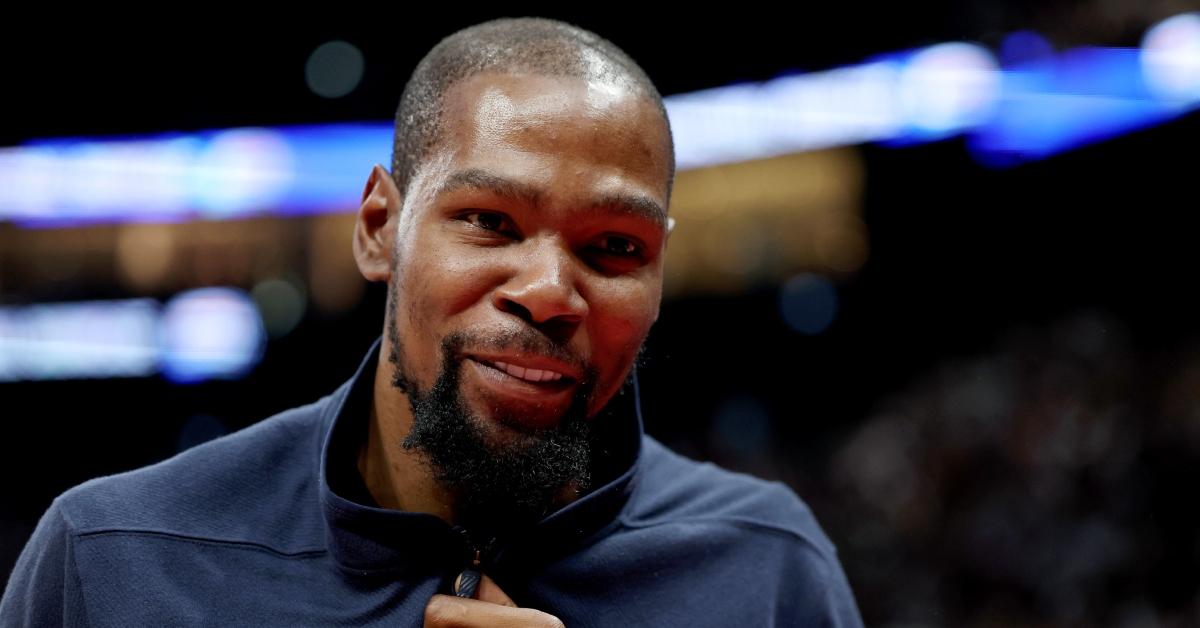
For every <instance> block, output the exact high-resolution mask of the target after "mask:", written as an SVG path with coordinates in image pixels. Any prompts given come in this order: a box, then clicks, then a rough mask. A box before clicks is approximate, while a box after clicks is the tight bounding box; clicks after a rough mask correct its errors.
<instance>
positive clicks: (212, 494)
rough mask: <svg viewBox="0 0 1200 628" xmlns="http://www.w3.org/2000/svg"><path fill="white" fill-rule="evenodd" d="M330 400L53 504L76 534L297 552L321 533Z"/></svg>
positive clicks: (82, 488) (104, 480)
mask: <svg viewBox="0 0 1200 628" xmlns="http://www.w3.org/2000/svg"><path fill="white" fill-rule="evenodd" d="M335 394H336V393H335ZM332 397H333V395H330V396H327V397H324V398H322V399H320V400H318V401H315V402H313V403H310V404H307V405H304V406H300V407H297V408H292V409H290V410H286V411H284V412H281V413H279V414H276V415H274V416H272V417H270V418H267V419H264V420H262V421H260V422H258V423H256V424H254V425H251V426H249V427H247V428H245V429H242V430H239V431H237V432H234V433H232V434H229V435H226V436H223V437H221V438H217V439H215V440H212V441H209V442H207V443H204V444H201V445H198V446H196V447H193V448H191V449H188V450H186V451H184V452H181V453H179V454H177V455H175V456H174V457H172V458H169V459H167V460H164V461H162V462H159V463H157V464H154V465H150V466H148V467H143V468H141V469H136V470H133V471H128V472H125V473H119V474H116V475H110V476H106V477H101V478H96V479H93V480H90V481H88V482H85V483H83V484H80V485H79V486H76V487H74V488H72V489H70V490H68V491H67V492H65V493H63V494H62V495H61V496H60V497H59V498H58V500H57V503H58V506H59V508H60V509H61V511H62V514H63V517H64V518H65V519H66V520H67V522H68V523H69V525H70V527H71V529H72V530H73V532H74V533H75V534H100V533H106V532H118V533H119V532H135V533H149V534H162V535H174V536H182V537H193V538H197V539H206V540H214V541H226V542H246V543H256V544H263V545H267V546H269V547H271V548H273V549H276V550H279V551H303V550H304V549H307V548H308V547H309V546H311V545H312V542H311V540H310V539H314V538H317V539H319V538H320V534H322V532H321V530H322V525H323V523H322V522H321V520H320V512H319V509H318V508H317V502H318V494H317V486H318V484H317V477H316V476H317V473H318V471H317V469H318V466H319V460H320V447H321V442H322V437H323V436H324V430H323V429H322V427H323V425H324V414H325V410H326V409H327V407H328V404H329V403H330V400H331V398H332ZM309 505H311V506H309ZM306 506H308V507H306Z"/></svg>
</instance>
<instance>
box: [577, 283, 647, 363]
mask: <svg viewBox="0 0 1200 628" xmlns="http://www.w3.org/2000/svg"><path fill="white" fill-rule="evenodd" d="M661 294H662V293H661V291H660V290H656V289H655V288H654V287H653V286H645V285H642V284H638V285H636V286H628V285H626V286H619V287H614V289H612V290H608V291H605V292H604V293H603V296H602V297H600V298H598V299H597V300H596V302H595V305H594V307H596V309H594V310H593V313H596V312H601V313H603V315H602V316H598V317H597V318H598V321H599V323H600V325H601V327H602V331H601V334H602V337H603V338H604V348H605V350H606V351H608V352H610V353H611V354H614V355H619V356H621V362H620V364H616V365H614V366H616V367H622V368H623V367H625V366H627V365H628V363H631V362H632V361H633V358H634V357H635V356H636V355H637V351H638V349H639V348H640V347H641V345H642V341H643V340H645V338H646V335H647V334H648V333H649V332H650V327H651V326H652V325H653V324H654V319H655V318H656V316H657V314H658V307H659V301H660V299H661Z"/></svg>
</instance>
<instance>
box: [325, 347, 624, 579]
mask: <svg viewBox="0 0 1200 628" xmlns="http://www.w3.org/2000/svg"><path fill="white" fill-rule="evenodd" d="M381 340H382V339H379V340H376V341H375V344H374V345H373V346H372V347H371V350H370V351H369V352H368V353H367V356H366V357H365V358H364V359H363V361H362V363H361V365H360V366H359V367H358V371H357V372H356V373H355V374H354V377H352V378H351V379H350V381H348V382H346V383H345V384H343V385H342V386H341V387H339V388H338V390H337V391H335V392H334V393H333V394H332V395H331V396H329V397H327V398H326V399H324V400H323V401H322V402H320V403H323V404H324V405H325V408H323V411H322V425H323V426H324V429H325V436H324V438H323V439H322V445H321V449H320V453H319V460H318V461H317V465H318V469H319V493H320V495H319V499H320V502H321V508H322V512H323V515H324V518H325V522H326V541H327V544H328V547H329V551H330V554H331V556H332V557H333V559H334V561H335V562H336V563H337V565H338V566H339V567H341V568H342V569H343V570H345V571H347V572H349V573H354V574H358V575H363V576H366V575H372V574H377V575H384V574H397V573H408V572H412V573H427V574H435V573H444V572H445V571H446V570H447V569H453V568H454V567H456V566H457V567H458V568H461V567H463V566H465V565H466V563H467V562H468V561H469V557H467V556H466V555H465V552H466V551H467V548H465V547H464V545H463V537H462V534H461V532H459V531H457V530H455V529H453V528H451V527H450V526H449V525H447V524H446V523H445V522H444V521H442V520H441V519H439V518H437V517H435V516H433V515H430V514H424V513H409V512H402V511H398V510H389V509H386V508H380V507H379V506H378V505H377V504H375V503H374V500H372V499H371V497H370V494H369V493H368V492H367V491H366V488H365V485H364V484H363V481H362V478H361V476H360V475H359V473H358V467H357V455H358V449H359V447H360V446H361V444H362V442H363V440H364V439H365V438H366V436H367V425H368V419H369V416H370V410H371V399H372V392H373V391H372V387H373V384H374V381H375V369H376V367H377V365H378V363H379V351H380V347H381ZM592 421H593V429H594V430H595V431H596V435H597V439H596V442H597V443H598V446H597V450H596V451H594V452H593V455H594V459H595V462H594V469H593V477H594V478H595V481H596V484H597V485H598V486H597V488H596V489H595V490H593V491H591V492H590V493H588V494H587V495H585V496H583V497H581V498H579V499H577V500H575V501H574V502H571V503H570V504H568V505H567V506H565V507H564V508H562V509H560V510H558V511H556V512H554V513H552V514H551V515H550V516H548V517H546V518H545V519H543V520H542V521H541V522H540V523H538V524H537V525H536V526H534V527H532V528H531V529H529V530H527V531H526V532H525V533H519V534H517V535H515V536H513V537H511V538H507V539H498V542H497V543H496V544H495V546H494V547H493V548H491V551H490V552H489V555H488V556H486V557H485V561H484V562H485V564H484V570H485V571H486V572H487V573H489V574H492V575H493V576H495V574H496V573H498V572H500V573H503V574H506V576H501V578H502V579H507V578H513V577H519V576H520V574H521V573H523V572H525V571H526V570H529V569H536V568H537V567H538V566H539V565H541V564H544V563H545V562H546V561H552V560H554V559H555V558H556V557H559V556H563V555H564V554H566V553H570V552H571V551H572V549H573V548H575V547H578V544H579V543H580V542H581V541H583V540H584V539H586V538H587V537H589V536H591V535H592V534H594V533H596V532H597V531H599V530H601V529H602V528H604V527H606V526H608V525H610V524H613V523H614V522H615V521H616V519H617V515H618V514H619V513H620V512H621V510H622V508H624V506H625V505H626V503H627V502H628V500H629V496H630V494H631V493H632V491H633V489H634V486H635V484H636V480H637V470H638V464H637V461H638V459H639V457H640V455H641V448H642V415H641V405H640V402H639V390H638V385H637V377H636V374H635V375H634V376H632V377H631V382H630V383H627V384H626V385H625V386H624V387H623V388H622V389H621V392H619V393H618V394H617V395H616V396H614V397H613V399H612V400H611V401H610V402H609V404H608V406H607V407H606V408H605V409H604V410H603V411H602V412H601V413H600V414H599V415H598V416H596V417H595V418H593V419H592ZM518 557H519V558H520V560H515V559H516V558H518ZM518 564H519V565H520V568H519V569H518V568H517V565H518Z"/></svg>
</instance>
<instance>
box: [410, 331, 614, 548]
mask: <svg viewBox="0 0 1200 628" xmlns="http://www.w3.org/2000/svg"><path fill="white" fill-rule="evenodd" d="M468 339H469V338H468V336H466V335H465V334H462V333H455V334H451V335H450V336H448V337H447V338H446V339H445V341H443V343H442V358H443V359H442V368H441V373H440V374H439V375H438V378H437V381H435V382H434V384H433V386H432V387H431V389H430V390H428V391H422V390H420V389H419V388H418V386H416V385H415V382H413V381H412V380H411V379H409V378H408V377H407V376H406V374H405V373H404V371H403V368H402V357H401V353H400V349H401V348H400V347H398V345H395V344H393V348H392V353H391V355H389V361H391V362H392V364H393V365H395V375H394V376H393V378H392V385H393V386H395V387H396V388H398V389H400V390H402V391H404V393H405V394H406V395H407V396H408V399H409V404H410V405H411V407H412V415H413V423H412V429H411V430H410V431H409V434H408V436H407V437H406V438H405V439H404V441H403V443H402V444H403V446H404V448H405V449H407V450H409V451H416V452H419V453H420V454H421V455H422V457H423V459H424V461H425V463H426V464H427V466H428V467H429V469H430V470H431V471H432V473H433V477H434V478H435V479H436V480H437V481H438V482H439V483H440V484H441V485H442V486H443V487H445V488H446V489H447V490H448V491H449V492H450V493H451V494H452V495H453V497H454V499H455V502H454V511H455V517H456V519H457V522H458V523H460V524H461V525H463V526H464V527H466V528H467V529H468V530H470V531H471V535H472V536H473V537H476V538H478V539H486V538H489V537H492V536H496V535H500V534H507V533H509V532H512V531H514V530H517V529H520V528H524V527H528V526H531V525H533V524H535V523H537V522H538V521H540V520H541V519H543V518H544V517H545V516H547V515H548V514H550V513H551V512H553V511H554V510H555V509H556V508H557V507H559V506H561V505H562V504H563V503H564V502H566V501H569V500H570V499H571V498H573V497H577V496H580V495H582V494H583V493H585V492H587V491H588V490H589V489H590V488H591V481H592V477H591V466H592V465H591V463H592V437H591V432H592V430H591V429H590V424H589V422H588V420H587V407H588V400H589V399H590V398H591V393H592V390H593V389H594V386H595V381H596V378H595V376H594V375H595V374H594V373H589V374H588V376H586V377H585V378H584V379H583V380H582V381H581V382H580V385H579V386H578V388H577V389H576V393H575V395H574V397H573V399H572V402H571V405H570V407H569V408H568V409H567V411H566V413H565V415H564V416H563V417H562V420H561V421H560V422H559V423H558V425H556V426H555V427H553V428H549V429H541V430H533V431H519V430H518V429H516V428H515V426H516V425H518V423H517V422H516V421H511V420H506V419H505V418H504V417H503V416H499V417H497V419H498V421H497V422H498V423H499V424H500V425H507V426H509V427H508V428H505V427H499V426H494V427H497V428H498V429H504V430H507V431H509V432H510V433H507V434H504V435H503V438H500V437H499V436H500V435H497V434H495V433H489V432H494V430H489V429H488V427H489V426H487V425H485V424H484V423H483V421H484V419H481V418H479V417H477V416H475V415H474V414H472V413H471V411H470V410H469V409H468V407H467V404H466V401H465V400H464V399H463V396H462V393H461V389H460V386H459V384H460V380H461V370H462V358H461V357H460V356H461V349H462V348H463V347H464V346H466V345H467V344H468ZM470 340H472V341H474V340H476V339H474V338H471V339H470ZM469 344H470V346H472V347H480V346H483V345H482V344H480V343H477V342H470V343H469ZM525 344H526V345H528V344H529V343H528V342H527V343H525ZM509 346H511V345H509Z"/></svg>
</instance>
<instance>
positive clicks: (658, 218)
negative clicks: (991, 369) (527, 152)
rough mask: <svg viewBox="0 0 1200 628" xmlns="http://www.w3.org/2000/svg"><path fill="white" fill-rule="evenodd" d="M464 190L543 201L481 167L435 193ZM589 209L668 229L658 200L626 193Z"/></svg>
mask: <svg viewBox="0 0 1200 628" xmlns="http://www.w3.org/2000/svg"><path fill="white" fill-rule="evenodd" d="M463 189H467V190H484V191H487V192H491V193H492V194H496V195H498V196H501V197H504V198H506V199H508V200H511V201H514V202H517V203H522V204H525V205H528V206H530V207H533V208H534V209H538V208H540V207H541V206H542V203H543V200H544V198H545V195H544V194H543V193H542V190H541V189H540V188H538V187H536V186H533V185H530V184H527V183H522V182H520V181H514V180H512V179H509V178H506V177H502V176H500V175H498V174H496V173H494V172H488V171H487V170H484V169H482V168H468V169H466V170H460V171H458V172H455V173H454V174H452V175H450V176H449V177H447V178H446V181H445V182H444V183H442V186H441V187H440V188H438V191H437V193H438V195H442V194H449V193H451V192H457V191H458V190H463ZM588 210H590V211H592V212H602V211H608V212H615V213H621V214H628V215H631V216H635V217H638V218H641V219H643V220H647V221H649V222H651V223H653V224H654V225H656V226H658V227H659V228H662V229H666V228H667V212H666V210H665V209H663V207H662V205H659V204H658V202H657V201H655V200H654V199H652V198H650V197H648V196H644V195H642V194H629V193H626V192H609V193H605V194H601V195H600V196H599V197H597V198H596V199H595V200H593V201H592V202H591V203H590V205H589V207H588Z"/></svg>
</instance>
